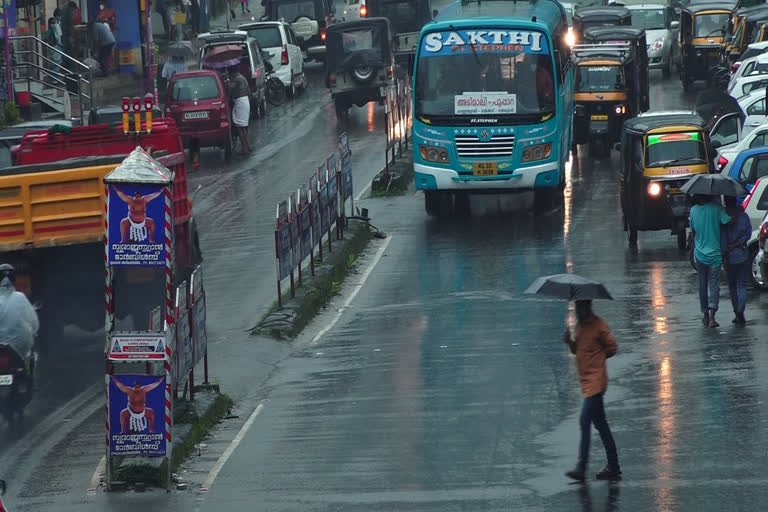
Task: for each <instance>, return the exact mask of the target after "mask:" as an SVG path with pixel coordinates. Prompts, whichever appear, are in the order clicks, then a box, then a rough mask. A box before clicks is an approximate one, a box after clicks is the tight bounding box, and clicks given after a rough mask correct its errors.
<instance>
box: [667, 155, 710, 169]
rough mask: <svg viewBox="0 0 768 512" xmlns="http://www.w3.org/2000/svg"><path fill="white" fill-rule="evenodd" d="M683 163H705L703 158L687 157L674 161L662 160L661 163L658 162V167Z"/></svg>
mask: <svg viewBox="0 0 768 512" xmlns="http://www.w3.org/2000/svg"><path fill="white" fill-rule="evenodd" d="M681 162H701V163H704V160H702V159H701V158H696V157H692V156H689V157H685V158H673V159H672V160H662V161H661V162H656V167H667V166H669V165H674V164H679V163H681Z"/></svg>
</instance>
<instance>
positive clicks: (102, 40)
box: [93, 21, 115, 76]
mask: <svg viewBox="0 0 768 512" xmlns="http://www.w3.org/2000/svg"><path fill="white" fill-rule="evenodd" d="M114 47H115V36H114V35H112V31H111V30H110V29H109V24H108V23H107V22H101V21H97V22H96V23H94V24H93V53H94V55H96V59H97V60H98V61H99V67H100V68H101V76H107V75H108V74H109V56H110V55H111V54H112V49H113V48H114Z"/></svg>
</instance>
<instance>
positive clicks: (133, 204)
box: [112, 185, 163, 244]
mask: <svg viewBox="0 0 768 512" xmlns="http://www.w3.org/2000/svg"><path fill="white" fill-rule="evenodd" d="M112 189H113V190H114V191H115V193H117V196H118V197H119V198H120V199H122V200H123V201H124V202H125V203H126V204H127V205H128V216H127V217H126V218H124V219H123V220H122V221H121V222H120V234H121V235H122V243H126V242H139V243H141V242H147V241H148V242H149V243H150V244H152V243H155V221H154V220H152V219H151V218H149V217H147V203H149V202H150V201H152V200H153V199H156V198H157V197H159V196H161V195H162V194H163V191H162V190H159V191H157V192H155V193H154V194H149V195H148V196H144V195H141V193H140V192H136V194H134V196H133V197H129V196H127V195H126V194H124V193H123V192H121V191H120V189H118V188H117V187H115V186H114V185H113V186H112ZM147 239H149V240H147Z"/></svg>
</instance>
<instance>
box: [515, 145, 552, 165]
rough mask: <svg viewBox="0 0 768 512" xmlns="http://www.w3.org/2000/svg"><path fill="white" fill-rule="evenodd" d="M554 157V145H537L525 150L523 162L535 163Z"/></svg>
mask: <svg viewBox="0 0 768 512" xmlns="http://www.w3.org/2000/svg"><path fill="white" fill-rule="evenodd" d="M550 155H552V144H549V143H547V144H537V145H535V146H528V147H527V148H525V149H523V157H522V161H523V162H533V161H536V160H544V159H545V158H549V157H550Z"/></svg>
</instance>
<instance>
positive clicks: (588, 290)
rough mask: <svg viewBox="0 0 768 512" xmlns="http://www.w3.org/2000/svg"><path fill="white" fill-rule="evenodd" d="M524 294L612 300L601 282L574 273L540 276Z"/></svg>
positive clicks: (559, 297)
mask: <svg viewBox="0 0 768 512" xmlns="http://www.w3.org/2000/svg"><path fill="white" fill-rule="evenodd" d="M524 293H526V294H531V295H546V296H547V297H554V298H556V299H565V300H593V299H608V300H613V297H611V294H610V293H608V290H606V289H605V286H603V285H602V283H598V282H597V281H593V280H591V279H587V278H586V277H581V276H577V275H576V274H555V275H552V276H544V277H540V278H538V279H537V280H535V281H534V282H533V284H532V285H531V286H529V287H528V289H527V290H525V292H524Z"/></svg>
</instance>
